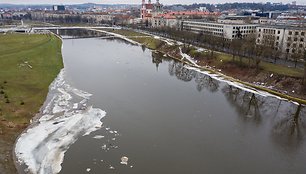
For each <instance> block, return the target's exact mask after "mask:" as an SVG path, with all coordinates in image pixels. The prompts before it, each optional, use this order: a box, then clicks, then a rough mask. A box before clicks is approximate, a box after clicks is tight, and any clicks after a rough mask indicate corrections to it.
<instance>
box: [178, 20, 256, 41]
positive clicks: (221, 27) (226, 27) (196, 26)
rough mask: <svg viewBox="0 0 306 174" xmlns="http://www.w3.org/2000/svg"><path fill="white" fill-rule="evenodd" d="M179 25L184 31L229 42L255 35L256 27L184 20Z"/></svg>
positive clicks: (252, 25) (253, 25) (254, 25)
mask: <svg viewBox="0 0 306 174" xmlns="http://www.w3.org/2000/svg"><path fill="white" fill-rule="evenodd" d="M180 25H181V26H180V27H181V29H182V30H185V31H192V32H197V33H200V32H203V33H208V34H212V35H214V36H218V37H224V38H225V39H229V40H232V39H235V38H239V37H246V36H247V35H249V34H255V33H256V27H257V24H229V23H216V22H205V21H196V20H184V21H181V23H180Z"/></svg>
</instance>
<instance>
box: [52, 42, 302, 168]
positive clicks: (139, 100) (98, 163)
mask: <svg viewBox="0 0 306 174" xmlns="http://www.w3.org/2000/svg"><path fill="white" fill-rule="evenodd" d="M63 59H64V66H65V70H64V71H65V75H64V79H65V81H66V83H67V84H69V85H70V86H73V87H74V88H76V89H79V90H82V91H86V92H88V93H90V94H92V96H91V97H90V99H88V103H87V105H88V106H93V108H99V109H101V110H103V111H105V112H106V115H105V117H103V118H102V120H101V121H102V122H103V124H102V126H101V127H97V128H96V129H95V130H92V131H91V133H90V134H87V135H85V136H77V140H76V139H75V141H73V142H72V143H70V144H69V146H65V151H64V152H65V156H64V159H63V163H62V165H61V166H62V168H61V170H60V173H62V174H68V173H74V174H75V173H124V174H130V173H131V174H144V173H145V174H157V173H167V174H169V173H175V174H186V173H190V174H191V173H194V174H198V173H216V174H218V173H220V174H221V173H227V174H237V173H248V174H258V173H277V174H288V173H295V174H303V173H305V172H306V165H305V161H306V144H305V133H306V132H305V128H306V120H305V119H306V118H305V117H306V109H305V107H304V106H299V105H297V104H294V103H291V102H288V101H285V100H280V99H277V98H275V97H273V96H268V97H266V96H263V95H259V94H254V93H251V92H247V91H245V90H243V89H240V88H237V87H235V86H230V85H229V84H228V83H225V82H222V81H218V80H216V79H214V78H211V77H210V76H208V75H205V74H203V73H201V72H199V71H195V70H193V69H191V68H188V67H187V66H185V65H184V64H182V63H180V62H177V61H175V60H172V59H170V58H167V57H164V56H163V55H160V54H157V53H154V52H152V51H151V50H148V49H145V48H144V47H141V46H136V45H132V44H129V43H127V42H125V41H123V40H119V39H102V38H85V39H84V38H82V39H64V40H63ZM101 113H102V112H101ZM61 147H62V146H61ZM68 147H69V148H68ZM122 157H127V158H128V161H127V164H126V163H125V162H123V164H121V163H120V162H121V158H122ZM127 158H125V160H126V159H127ZM51 161H52V160H51Z"/></svg>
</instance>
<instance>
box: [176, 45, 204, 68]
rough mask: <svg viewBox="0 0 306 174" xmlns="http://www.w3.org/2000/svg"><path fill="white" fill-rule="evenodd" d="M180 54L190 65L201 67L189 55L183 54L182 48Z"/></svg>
mask: <svg viewBox="0 0 306 174" xmlns="http://www.w3.org/2000/svg"><path fill="white" fill-rule="evenodd" d="M180 54H181V56H182V57H183V58H182V59H187V60H188V61H189V62H190V63H192V64H193V65H194V66H195V67H200V66H199V65H198V64H197V63H196V62H195V61H194V60H193V59H192V58H191V57H190V56H189V55H188V54H186V53H183V51H182V48H181V47H180Z"/></svg>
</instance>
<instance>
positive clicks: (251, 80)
mask: <svg viewBox="0 0 306 174" xmlns="http://www.w3.org/2000/svg"><path fill="white" fill-rule="evenodd" d="M104 31H107V32H112V33H115V34H119V35H122V36H123V37H127V38H128V39H131V40H133V41H136V42H138V43H140V44H142V45H144V46H146V47H147V48H149V49H152V50H156V51H158V52H160V53H162V54H164V55H167V56H169V57H172V58H174V59H177V60H179V61H182V62H184V63H186V64H189V65H190V66H192V67H197V68H199V69H203V70H208V71H211V72H212V73H215V74H218V75H221V76H224V77H225V78H226V79H228V80H231V81H236V82H239V83H241V84H243V85H246V86H249V87H252V88H255V89H258V90H262V91H265V92H269V93H271V94H273V95H276V96H279V97H281V98H284V99H288V100H292V101H295V102H298V103H300V104H306V93H305V91H304V87H303V85H302V80H303V70H302V69H298V68H292V67H286V66H282V65H276V64H273V63H269V62H263V61H261V62H260V63H259V65H258V67H256V60H251V59H247V58H244V57H236V58H232V55H229V54H226V53H221V52H213V53H212V52H211V51H210V50H206V49H203V48H197V47H194V46H190V45H184V44H183V43H180V42H176V41H173V40H171V39H166V38H161V37H158V36H154V35H150V34H146V33H139V32H136V31H131V30H104ZM137 36H138V37H137ZM182 48H188V49H183V53H182V52H181V50H180V49H182ZM182 54H185V55H186V56H187V57H186V56H185V57H184V56H182ZM212 54H213V55H212Z"/></svg>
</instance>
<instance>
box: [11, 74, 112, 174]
mask: <svg viewBox="0 0 306 174" xmlns="http://www.w3.org/2000/svg"><path fill="white" fill-rule="evenodd" d="M64 74H65V72H64V70H62V71H61V72H60V74H59V75H58V77H57V78H56V79H55V81H54V82H53V83H52V84H51V86H50V91H49V95H48V99H47V101H46V103H45V105H44V108H43V111H42V113H41V115H40V117H39V118H38V120H36V121H34V123H33V124H32V125H33V126H31V127H30V128H29V129H27V130H26V131H25V132H24V133H23V134H22V135H21V136H20V137H19V139H18V140H17V142H16V147H15V153H16V158H17V160H18V163H19V164H25V165H26V166H27V167H28V169H27V170H28V171H29V172H31V173H44V174H49V173H50V174H51V173H58V172H59V171H60V170H61V163H62V162H63V159H64V153H65V152H66V151H67V150H68V148H69V147H70V145H72V144H73V143H74V142H75V141H76V140H77V139H78V137H80V136H84V135H88V134H90V133H91V132H93V131H95V130H98V129H99V128H101V126H102V122H101V119H102V118H103V117H104V116H105V114H106V113H105V111H103V110H101V109H98V108H93V107H91V106H87V102H88V100H89V97H90V96H91V94H89V93H87V92H84V91H81V90H78V89H76V88H73V87H72V86H70V85H69V84H67V83H66V82H65V80H64V76H65V75H64Z"/></svg>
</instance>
